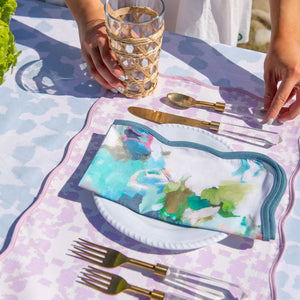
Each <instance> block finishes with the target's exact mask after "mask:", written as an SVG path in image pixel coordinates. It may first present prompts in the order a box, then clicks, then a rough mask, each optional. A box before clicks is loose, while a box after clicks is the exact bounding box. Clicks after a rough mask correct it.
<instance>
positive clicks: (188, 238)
mask: <svg viewBox="0 0 300 300" xmlns="http://www.w3.org/2000/svg"><path fill="white" fill-rule="evenodd" d="M152 128H153V129H154V130H155V131H157V132H158V133H160V134H161V135H163V136H164V137H166V138H167V139H168V140H174V141H180V140H181V141H182V140H183V141H190V142H196V143H199V144H203V145H206V146H210V147H213V148H215V149H217V150H220V151H224V152H226V151H232V149H231V148H230V146H229V145H227V144H226V142H224V140H223V139H221V138H220V137H218V136H217V135H214V134H212V133H210V132H208V131H205V130H202V129H200V128H195V127H188V126H184V125H178V124H165V125H158V126H153V127H152ZM94 198H95V203H96V206H97V208H98V209H99V211H100V213H101V214H102V215H103V217H104V218H105V219H106V221H107V222H109V223H110V224H111V225H112V226H113V227H115V228H116V229H117V230H119V231H120V232H122V233H123V234H125V235H127V236H129V237H131V238H133V239H135V240H137V241H139V242H141V243H144V244H147V245H150V246H153V247H157V248H161V249H170V250H188V249H196V248H200V247H202V246H206V245H208V244H211V243H215V242H218V241H220V240H222V239H224V238H225V237H227V234H225V233H222V232H217V231H212V230H204V229H199V228H188V227H182V226H177V225H172V224H169V223H166V222H163V221H159V220H155V219H152V218H149V217H145V216H142V215H139V214H137V213H135V212H133V211H132V210H130V209H128V208H126V207H125V206H122V205H120V204H118V203H115V202H112V201H109V200H106V199H103V198H101V197H99V196H96V195H95V197H94Z"/></svg>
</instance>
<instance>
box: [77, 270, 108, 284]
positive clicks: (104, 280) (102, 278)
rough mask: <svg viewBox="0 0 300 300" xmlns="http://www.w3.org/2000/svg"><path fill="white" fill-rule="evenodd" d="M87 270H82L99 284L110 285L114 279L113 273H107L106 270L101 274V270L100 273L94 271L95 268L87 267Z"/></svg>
mask: <svg viewBox="0 0 300 300" xmlns="http://www.w3.org/2000/svg"><path fill="white" fill-rule="evenodd" d="M85 271H86V272H88V273H86V272H81V273H82V274H83V275H84V276H86V277H87V278H89V279H91V280H92V281H94V282H97V283H99V284H103V285H105V286H106V287H109V285H110V283H111V280H112V275H111V274H109V275H107V274H106V273H105V272H103V273H104V274H101V272H99V273H98V274H97V273H96V272H94V271H93V270H91V269H89V268H86V269H85Z"/></svg>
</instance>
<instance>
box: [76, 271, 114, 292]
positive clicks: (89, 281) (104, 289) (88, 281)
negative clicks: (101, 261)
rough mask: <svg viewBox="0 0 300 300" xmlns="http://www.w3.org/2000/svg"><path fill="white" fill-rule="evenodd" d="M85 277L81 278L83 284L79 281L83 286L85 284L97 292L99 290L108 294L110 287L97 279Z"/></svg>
mask: <svg viewBox="0 0 300 300" xmlns="http://www.w3.org/2000/svg"><path fill="white" fill-rule="evenodd" d="M85 276H86V277H82V276H79V278H80V279H81V280H82V281H83V282H81V281H79V282H80V283H81V284H85V285H87V286H89V287H92V288H94V289H95V290H97V291H99V292H102V293H107V289H108V287H109V286H108V285H105V284H103V283H102V282H100V281H98V280H96V279H93V278H90V277H89V276H87V275H85ZM99 284H100V285H99Z"/></svg>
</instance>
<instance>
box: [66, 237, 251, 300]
mask: <svg viewBox="0 0 300 300" xmlns="http://www.w3.org/2000/svg"><path fill="white" fill-rule="evenodd" d="M75 242H76V243H77V244H78V245H79V246H76V245H74V248H75V249H76V250H71V251H72V252H73V253H74V254H75V255H76V257H78V258H81V259H83V260H85V261H88V262H89V263H92V264H95V265H98V266H100V267H105V268H115V267H117V266H121V265H123V264H127V263H128V264H132V265H135V266H138V267H142V268H144V269H147V270H151V271H153V272H154V274H156V275H160V276H161V277H163V278H164V281H165V282H166V283H167V282H169V283H172V284H174V283H175V284H177V285H181V286H183V287H190V288H193V289H195V286H196V289H197V292H199V293H201V295H202V296H203V295H205V297H206V299H217V298H215V297H218V296H220V297H222V296H224V293H226V294H228V293H230V294H231V295H232V296H234V297H235V298H237V299H245V298H247V295H246V294H245V293H244V291H243V290H242V289H241V288H240V287H239V286H238V285H237V284H234V283H230V282H227V281H223V280H220V279H215V278H211V277H208V276H205V275H202V274H197V273H193V272H189V271H185V270H182V269H179V268H174V267H167V266H165V265H162V264H156V265H154V264H150V263H147V262H144V261H140V260H137V259H134V258H130V257H127V256H125V255H123V254H122V253H120V252H119V251H117V250H114V249H110V248H107V247H104V246H100V245H97V244H94V243H92V242H89V241H86V240H84V239H81V238H79V241H75ZM198 299H199V298H198ZM200 299H201V298H200ZM221 299H222V298H221Z"/></svg>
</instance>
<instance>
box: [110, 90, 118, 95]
mask: <svg viewBox="0 0 300 300" xmlns="http://www.w3.org/2000/svg"><path fill="white" fill-rule="evenodd" d="M110 91H111V92H112V93H114V94H118V91H117V90H116V89H111V90H110Z"/></svg>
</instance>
